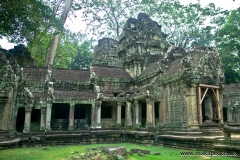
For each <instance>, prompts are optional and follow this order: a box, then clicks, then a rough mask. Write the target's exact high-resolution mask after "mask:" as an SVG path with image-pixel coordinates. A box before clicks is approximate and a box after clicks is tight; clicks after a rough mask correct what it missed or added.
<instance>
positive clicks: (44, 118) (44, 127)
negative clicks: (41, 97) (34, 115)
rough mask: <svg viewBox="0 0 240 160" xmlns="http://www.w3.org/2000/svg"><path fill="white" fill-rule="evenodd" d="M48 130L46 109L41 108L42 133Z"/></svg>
mask: <svg viewBox="0 0 240 160" xmlns="http://www.w3.org/2000/svg"><path fill="white" fill-rule="evenodd" d="M45 129H46V107H41V121H40V131H44V130H45Z"/></svg>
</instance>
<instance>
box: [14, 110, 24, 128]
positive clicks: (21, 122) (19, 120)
mask: <svg viewBox="0 0 240 160" xmlns="http://www.w3.org/2000/svg"><path fill="white" fill-rule="evenodd" d="M24 121H25V108H18V113H17V121H16V131H17V132H23V129H24Z"/></svg>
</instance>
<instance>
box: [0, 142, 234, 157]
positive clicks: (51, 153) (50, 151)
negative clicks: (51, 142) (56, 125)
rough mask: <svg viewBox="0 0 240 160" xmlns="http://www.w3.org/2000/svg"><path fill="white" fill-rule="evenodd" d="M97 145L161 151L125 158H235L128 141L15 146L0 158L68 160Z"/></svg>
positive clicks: (2, 151) (0, 152) (0, 154)
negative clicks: (196, 154)
mask: <svg viewBox="0 0 240 160" xmlns="http://www.w3.org/2000/svg"><path fill="white" fill-rule="evenodd" d="M99 146H125V147H126V148H127V151H130V149H132V148H138V149H146V150H150V151H151V153H155V152H161V155H158V156H154V155H145V156H144V157H141V156H138V155H137V154H133V155H128V156H127V157H126V159H127V160H160V159H162V160H175V159H177V160H181V159H184V160H185V159H187V160H188V159H189V160H192V159H197V160H201V159H213V160H231V159H232V160H233V159H234V160H236V158H233V157H217V156H213V157H208V156H194V157H193V156H180V152H182V151H185V152H189V151H193V152H196V150H180V149H172V148H165V147H161V146H141V145H137V144H130V143H118V144H92V145H79V146H55V147H54V146H48V147H44V148H47V150H42V149H41V148H42V147H36V148H16V149H7V150H0V160H48V159H49V160H69V159H71V157H72V156H78V155H79V154H80V153H85V150H86V148H89V147H90V148H92V147H99ZM73 151H78V152H79V153H75V154H71V153H70V152H73ZM200 152H201V151H200Z"/></svg>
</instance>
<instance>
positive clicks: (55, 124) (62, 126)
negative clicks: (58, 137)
mask: <svg viewBox="0 0 240 160" xmlns="http://www.w3.org/2000/svg"><path fill="white" fill-rule="evenodd" d="M69 109H70V105H69V104H68V103H53V104H52V120H51V128H52V130H61V131H66V130H67V129H68V123H69Z"/></svg>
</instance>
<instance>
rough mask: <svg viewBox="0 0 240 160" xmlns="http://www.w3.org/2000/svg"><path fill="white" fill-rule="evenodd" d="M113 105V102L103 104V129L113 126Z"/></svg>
mask: <svg viewBox="0 0 240 160" xmlns="http://www.w3.org/2000/svg"><path fill="white" fill-rule="evenodd" d="M112 110H113V105H112V104H111V102H105V101H103V102H102V106H101V127H102V128H109V127H112V126H113V123H115V122H114V121H113V119H112V118H113V116H112Z"/></svg>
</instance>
